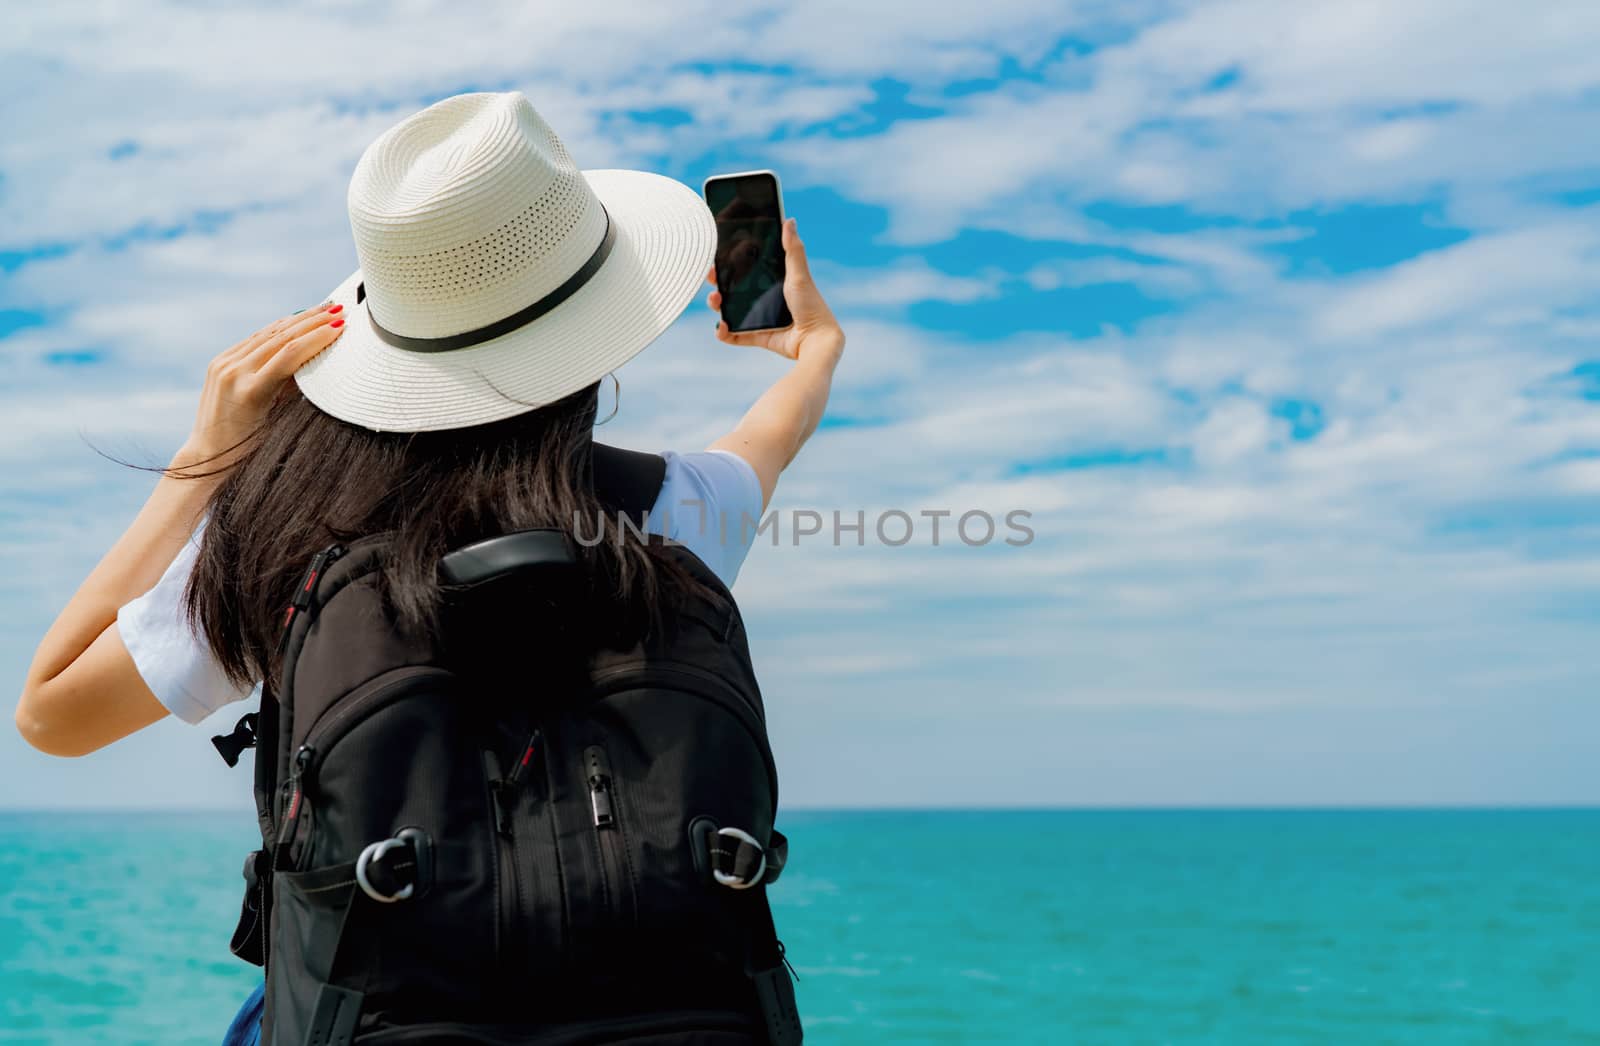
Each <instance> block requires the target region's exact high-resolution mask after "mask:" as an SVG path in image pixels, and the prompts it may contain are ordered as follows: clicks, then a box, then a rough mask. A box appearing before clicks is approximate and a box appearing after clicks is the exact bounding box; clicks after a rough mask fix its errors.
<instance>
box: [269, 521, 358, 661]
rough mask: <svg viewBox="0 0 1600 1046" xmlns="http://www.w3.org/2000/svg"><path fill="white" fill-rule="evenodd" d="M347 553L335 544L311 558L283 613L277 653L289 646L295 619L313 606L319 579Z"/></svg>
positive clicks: (339, 545) (341, 546) (342, 547)
mask: <svg viewBox="0 0 1600 1046" xmlns="http://www.w3.org/2000/svg"><path fill="white" fill-rule="evenodd" d="M345 551H346V549H345V547H344V546H343V545H341V544H338V543H334V544H332V545H329V546H328V547H327V548H325V549H323V550H322V551H321V552H318V553H317V554H316V555H314V556H312V557H311V565H310V566H309V567H307V568H306V572H305V576H303V577H302V578H301V579H300V586H299V587H298V588H296V589H295V590H294V597H293V598H292V599H290V600H289V606H288V608H287V609H286V610H285V611H284V612H283V625H282V626H281V628H280V630H279V632H278V647H277V653H280V654H281V653H283V648H284V647H285V646H287V645H288V643H289V632H290V631H291V627H290V626H292V625H293V624H294V619H295V618H296V617H298V616H299V615H300V614H303V613H305V612H306V610H307V609H308V608H309V607H310V606H311V597H312V595H313V594H314V593H315V592H316V588H317V579H318V578H320V577H322V572H323V571H325V570H327V569H328V567H330V566H331V565H333V563H334V562H336V561H337V560H338V559H339V557H340V556H342V555H344V554H345Z"/></svg>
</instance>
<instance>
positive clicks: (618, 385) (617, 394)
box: [594, 374, 622, 428]
mask: <svg viewBox="0 0 1600 1046" xmlns="http://www.w3.org/2000/svg"><path fill="white" fill-rule="evenodd" d="M606 377H608V378H610V379H611V387H612V389H614V390H615V391H614V392H613V394H612V395H613V399H612V403H611V413H610V414H607V415H606V416H605V421H597V422H595V423H594V424H595V427H596V428H599V427H600V426H601V425H604V424H605V423H606V422H607V421H610V420H611V419H612V418H614V417H616V416H617V411H618V410H619V409H620V408H621V407H622V382H620V381H618V380H617V376H616V375H615V374H607V375H606Z"/></svg>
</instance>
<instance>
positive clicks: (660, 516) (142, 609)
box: [117, 450, 761, 723]
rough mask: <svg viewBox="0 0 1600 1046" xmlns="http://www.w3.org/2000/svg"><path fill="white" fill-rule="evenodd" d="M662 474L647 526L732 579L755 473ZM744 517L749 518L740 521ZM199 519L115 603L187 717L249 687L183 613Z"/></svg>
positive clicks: (159, 695)
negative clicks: (148, 576)
mask: <svg viewBox="0 0 1600 1046" xmlns="http://www.w3.org/2000/svg"><path fill="white" fill-rule="evenodd" d="M661 456H662V457H663V458H665V459H666V461H667V471H666V475H665V476H664V477H663V479H662V482H661V493H660V494H659V495H657V496H656V503H655V505H654V506H653V507H652V508H651V509H650V517H649V519H648V521H647V525H646V528H645V529H646V530H647V531H649V532H651V533H655V534H660V535H661V536H662V537H665V538H669V539H671V540H673V541H676V542H678V543H680V544H683V545H686V546H688V548H689V550H690V551H691V552H693V553H694V554H695V555H697V556H699V557H700V559H701V560H702V561H703V562H704V563H705V565H706V566H708V567H710V568H711V570H712V571H713V572H714V573H715V574H716V575H717V577H719V578H721V579H722V583H723V584H725V585H727V586H728V587H730V588H731V587H733V582H734V579H735V578H736V577H738V575H739V566H740V565H741V564H742V563H743V562H744V557H745V554H746V553H747V552H749V550H750V544H751V542H752V541H753V540H754V537H755V528H754V522H753V521H755V520H757V519H759V517H760V515H761V481H760V479H759V478H757V476H756V471H755V469H754V468H752V467H751V466H750V463H749V462H747V461H745V460H744V459H743V458H741V457H739V455H737V454H734V453H732V452H731V451H726V450H708V451H699V452H696V453H693V454H676V453H673V452H672V451H666V452H664V453H663V454H662V455H661ZM746 520H749V521H752V522H750V523H748V524H746V522H745V521H746ZM203 530H204V524H202V525H201V527H200V529H197V530H196V531H195V532H194V535H193V536H192V537H191V538H190V539H189V541H188V542H187V543H186V544H185V545H184V546H183V548H182V550H180V551H179V553H178V555H177V557H176V558H175V559H174V560H173V561H172V565H171V566H169V567H167V570H166V573H164V574H162V575H161V580H160V581H158V582H156V586H155V587H154V588H152V589H151V590H150V591H149V592H146V593H145V594H144V595H142V596H140V597H139V598H138V599H135V600H134V601H133V602H131V603H129V604H127V605H126V606H124V607H123V608H122V609H120V610H119V611H117V630H118V631H119V632H120V633H121V634H122V644H123V646H125V647H127V648H128V653H129V655H130V656H132V658H133V663H134V666H135V667H137V668H138V670H139V675H140V676H141V677H143V679H144V681H145V684H146V685H147V686H149V687H150V690H151V692H152V693H154V694H155V695H156V700H158V701H160V702H161V703H162V704H163V705H165V706H166V708H167V711H169V712H171V713H172V714H173V715H175V716H177V717H178V718H179V719H182V720H184V721H185V722H188V723H198V722H200V721H201V720H202V719H205V718H206V717H207V716H209V715H210V714H211V713H213V712H215V711H216V710H217V709H219V708H221V707H222V706H223V705H226V704H229V703H231V702H234V701H243V700H244V699H245V698H247V697H249V696H250V695H251V694H252V693H254V692H255V687H246V688H243V689H241V688H239V687H237V686H234V685H233V684H232V683H229V682H228V680H227V678H226V677H224V676H223V674H222V669H221V668H220V667H219V666H218V665H217V662H216V659H215V658H213V657H212V655H211V648H210V647H209V646H208V645H207V644H206V641H205V640H204V639H203V638H201V637H200V636H199V635H198V634H197V633H196V632H195V631H194V630H192V629H191V628H190V627H189V626H188V623H187V622H186V621H185V620H184V617H183V606H182V602H183V590H184V588H185V587H187V585H188V583H189V574H190V572H191V571H192V570H193V569H194V562H195V557H196V555H197V554H198V552H199V547H200V534H201V532H202V531H203Z"/></svg>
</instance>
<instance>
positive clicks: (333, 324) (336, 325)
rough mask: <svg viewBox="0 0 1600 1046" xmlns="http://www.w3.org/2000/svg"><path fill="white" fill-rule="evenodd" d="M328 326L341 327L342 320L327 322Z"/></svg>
mask: <svg viewBox="0 0 1600 1046" xmlns="http://www.w3.org/2000/svg"><path fill="white" fill-rule="evenodd" d="M328 326H330V327H343V326H344V321H343V320H334V321H333V322H332V323H330V324H328Z"/></svg>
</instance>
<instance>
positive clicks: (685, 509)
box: [649, 450, 761, 587]
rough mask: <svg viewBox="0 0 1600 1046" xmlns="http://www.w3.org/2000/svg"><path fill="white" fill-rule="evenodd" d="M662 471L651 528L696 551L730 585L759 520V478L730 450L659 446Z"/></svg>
mask: <svg viewBox="0 0 1600 1046" xmlns="http://www.w3.org/2000/svg"><path fill="white" fill-rule="evenodd" d="M661 456H662V458H664V459H665V460H666V463H667V468H666V475H665V476H664V477H663V478H662V481H661V493H660V494H659V495H657V497H656V503H655V505H654V507H653V508H651V510H650V521H649V522H650V525H649V529H650V530H651V531H653V532H654V533H657V534H660V535H662V536H663V537H666V538H670V539H672V540H673V541H676V542H678V543H679V544H682V545H686V546H688V548H689V550H690V551H691V552H693V553H694V554H695V555H697V556H699V557H700V559H701V560H702V561H704V562H705V564H706V565H707V566H708V567H710V568H711V569H712V570H713V571H714V572H715V573H716V575H717V576H718V577H719V578H721V579H722V583H723V584H725V585H728V586H729V587H732V585H733V582H734V579H735V578H736V577H737V576H738V574H739V568H740V566H741V565H743V563H744V558H745V554H746V553H748V552H749V551H750V545H751V544H752V542H754V540H755V532H756V529H757V527H758V526H759V524H760V521H761V480H760V478H759V477H758V476H757V475H756V470H755V469H754V468H753V467H752V466H751V465H750V463H749V462H748V461H746V460H745V459H744V458H742V457H740V456H739V455H738V454H736V453H734V452H733V451H730V450H700V451H690V452H678V451H670V450H667V451H662V452H661Z"/></svg>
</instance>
